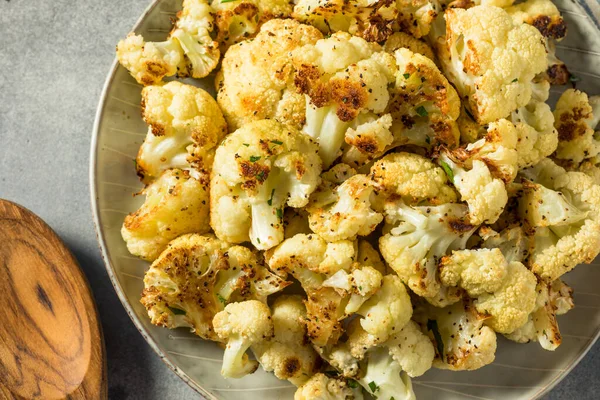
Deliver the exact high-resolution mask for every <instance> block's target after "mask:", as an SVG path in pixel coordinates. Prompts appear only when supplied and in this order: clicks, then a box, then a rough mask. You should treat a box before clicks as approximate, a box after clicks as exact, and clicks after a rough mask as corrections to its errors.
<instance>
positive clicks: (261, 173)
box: [256, 171, 267, 182]
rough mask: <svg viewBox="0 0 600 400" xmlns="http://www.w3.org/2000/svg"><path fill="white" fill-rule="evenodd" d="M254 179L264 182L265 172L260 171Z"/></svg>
mask: <svg viewBox="0 0 600 400" xmlns="http://www.w3.org/2000/svg"><path fill="white" fill-rule="evenodd" d="M256 178H257V179H258V180H259V181H260V182H264V181H265V180H266V179H267V178H266V177H265V171H260V172H259V173H258V174H256Z"/></svg>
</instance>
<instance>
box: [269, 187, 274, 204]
mask: <svg viewBox="0 0 600 400" xmlns="http://www.w3.org/2000/svg"><path fill="white" fill-rule="evenodd" d="M274 194H275V189H273V190H271V197H269V200H267V204H268V205H270V206H272V205H273V195H274Z"/></svg>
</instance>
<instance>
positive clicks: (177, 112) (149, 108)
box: [136, 81, 227, 183]
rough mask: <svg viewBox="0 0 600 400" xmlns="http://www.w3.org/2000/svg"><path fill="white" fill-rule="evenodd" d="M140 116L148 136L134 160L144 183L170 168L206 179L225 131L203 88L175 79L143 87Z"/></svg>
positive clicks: (223, 120)
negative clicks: (162, 83)
mask: <svg viewBox="0 0 600 400" xmlns="http://www.w3.org/2000/svg"><path fill="white" fill-rule="evenodd" d="M142 117H143V119H144V121H145V122H146V123H147V124H148V125H149V128H148V135H147V136H146V139H145V140H144V143H142V146H141V147H140V150H139V152H138V155H137V159H136V168H137V173H138V175H139V176H140V177H141V178H142V180H143V181H144V182H146V183H148V182H150V181H151V180H153V179H155V178H156V177H158V176H159V175H160V174H161V172H162V171H164V170H166V169H169V168H181V169H187V170H189V171H190V172H191V173H192V175H193V176H195V177H196V178H198V179H208V174H209V173H210V170H211V167H212V162H213V157H214V152H215V148H216V147H217V145H218V144H219V142H220V141H221V139H223V137H224V136H225V135H226V134H227V124H226V123H225V119H224V118H223V114H222V113H221V110H220V109H219V106H218V105H217V102H216V101H215V100H214V99H213V98H212V97H211V96H210V94H208V93H207V92H206V91H204V90H202V89H200V88H197V87H195V86H191V85H185V84H183V83H179V82H177V81H173V82H169V83H167V84H165V85H162V86H146V87H145V88H144V89H143V90H142Z"/></svg>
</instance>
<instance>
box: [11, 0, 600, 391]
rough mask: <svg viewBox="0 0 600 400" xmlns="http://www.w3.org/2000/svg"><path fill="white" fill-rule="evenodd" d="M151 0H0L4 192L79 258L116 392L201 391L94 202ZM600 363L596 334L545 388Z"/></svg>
mask: <svg viewBox="0 0 600 400" xmlns="http://www.w3.org/2000/svg"><path fill="white" fill-rule="evenodd" d="M148 1H149V0H129V1H117V0H105V1H98V0H76V1H72V0H71V1H67V0H53V1H50V0H35V1H34V0H0V197H2V198H6V199H9V200H12V201H15V202H17V203H20V204H22V205H23V206H25V207H27V208H29V209H31V210H32V211H33V212H35V213H37V214H38V215H40V216H41V217H42V218H43V219H45V220H46V221H47V222H48V224H50V226H52V228H54V230H56V232H57V233H58V234H59V235H60V236H61V237H62V239H63V240H64V241H65V242H66V244H67V245H68V246H69V248H70V249H71V250H72V251H73V253H74V254H75V256H76V257H77V259H78V260H79V263H80V265H81V267H82V268H83V270H84V271H85V274H86V275H87V277H88V279H89V281H90V283H91V286H92V289H93V292H94V296H95V298H96V301H97V303H98V308H99V311H100V317H101V320H102V324H103V328H104V336H105V340H106V350H107V354H108V379H109V396H110V398H111V399H119V400H120V399H148V400H152V399H192V398H199V396H198V395H197V394H196V393H195V392H194V391H193V390H192V389H190V388H189V387H188V386H187V385H186V384H185V383H184V382H183V381H181V380H180V379H179V378H178V377H177V376H176V375H175V374H174V373H173V372H171V371H170V370H169V369H168V368H167V366H166V365H164V364H163V363H162V361H160V359H159V358H158V356H156V355H155V354H154V352H153V351H152V350H151V349H150V347H149V346H148V345H147V344H146V343H145V341H144V339H143V338H142V336H141V335H140V334H139V333H138V332H137V330H136V329H135V327H134V326H133V324H132V323H131V321H130V320H129V318H128V316H127V314H126V313H125V311H124V310H123V307H122V306H121V304H120V302H119V300H118V299H117V296H116V294H115V292H114V291H113V288H112V285H111V283H110V281H109V279H108V276H107V274H106V272H105V270H104V265H103V262H102V259H101V257H100V252H99V250H98V246H97V244H96V235H95V232H94V226H93V223H92V215H91V207H90V196H89V184H88V164H89V146H90V138H91V134H92V125H93V121H94V114H95V110H96V105H97V103H98V98H99V96H100V91H101V88H102V85H103V83H104V80H105V77H106V75H107V73H108V70H109V67H110V65H111V63H112V61H113V58H114V48H115V45H116V43H117V41H118V40H119V39H120V38H122V37H123V36H125V35H126V34H127V32H128V31H129V29H130V27H131V26H132V25H133V23H134V22H135V21H136V19H137V18H138V16H139V15H140V14H141V12H142V11H143V10H144V8H145V7H146V6H147V5H148ZM0 323H1V322H0ZM599 370H600V345H598V344H597V345H596V346H594V348H593V349H592V350H591V351H590V353H589V354H588V355H587V356H586V357H585V358H584V360H583V361H582V362H581V363H580V364H579V365H578V366H577V367H576V368H575V369H574V370H573V372H571V374H570V375H569V376H567V377H566V378H565V380H564V381H562V382H561V383H560V384H559V385H558V387H556V388H555V389H554V390H553V391H552V392H551V393H550V395H548V396H547V397H546V398H547V399H582V400H585V399H593V398H598V397H599V395H598V393H600V376H599V375H598V373H597V371H599Z"/></svg>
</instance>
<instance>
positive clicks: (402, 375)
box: [358, 347, 416, 400]
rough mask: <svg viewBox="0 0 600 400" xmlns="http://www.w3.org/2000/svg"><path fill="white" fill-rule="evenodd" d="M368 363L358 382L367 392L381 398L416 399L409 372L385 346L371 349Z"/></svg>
mask: <svg viewBox="0 0 600 400" xmlns="http://www.w3.org/2000/svg"><path fill="white" fill-rule="evenodd" d="M366 364H367V365H366V367H365V375H364V376H363V377H362V378H361V379H359V380H358V382H359V383H360V384H361V385H362V387H363V388H365V390H366V391H367V393H369V394H371V395H373V397H375V398H380V399H402V400H416V397H415V394H414V392H413V389H412V382H411V380H410V378H409V377H408V374H407V373H406V372H404V371H402V367H401V366H400V364H399V363H398V362H397V361H396V360H395V359H394V357H393V356H392V355H391V354H390V353H389V351H388V350H387V349H386V348H385V347H377V348H375V349H374V350H372V351H370V352H369V353H368V357H367V361H366Z"/></svg>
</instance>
